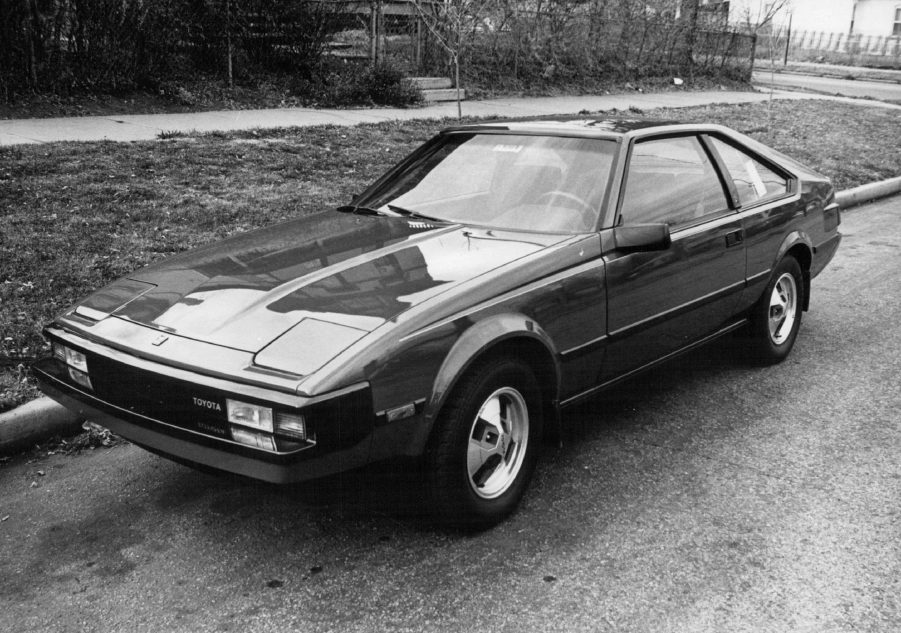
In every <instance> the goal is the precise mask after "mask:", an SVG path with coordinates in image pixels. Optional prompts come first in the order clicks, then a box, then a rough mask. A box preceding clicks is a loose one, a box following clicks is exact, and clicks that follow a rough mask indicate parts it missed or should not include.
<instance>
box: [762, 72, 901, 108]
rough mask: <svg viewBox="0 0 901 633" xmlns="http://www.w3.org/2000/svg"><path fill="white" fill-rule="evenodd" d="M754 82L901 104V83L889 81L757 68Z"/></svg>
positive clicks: (786, 88)
mask: <svg viewBox="0 0 901 633" xmlns="http://www.w3.org/2000/svg"><path fill="white" fill-rule="evenodd" d="M753 80H754V84H755V85H757V86H770V85H772V86H775V87H776V88H777V89H779V90H808V91H812V92H816V93H819V94H824V95H838V96H843V97H852V98H856V99H875V100H879V101H888V102H894V103H897V104H901V84H898V83H895V82H889V81H867V80H864V79H844V78H840V77H820V76H817V75H808V74H801V73H789V72H770V71H768V70H766V69H760V70H756V71H754V77H753Z"/></svg>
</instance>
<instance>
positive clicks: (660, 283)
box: [34, 120, 841, 528]
mask: <svg viewBox="0 0 901 633" xmlns="http://www.w3.org/2000/svg"><path fill="white" fill-rule="evenodd" d="M839 223H840V212H839V207H838V205H837V204H836V202H835V196H834V190H833V187H832V185H831V184H830V182H829V180H828V179H827V178H825V177H823V176H821V175H819V174H817V173H816V172H814V171H812V170H811V169H809V168H807V167H805V166H803V165H802V164H800V163H798V162H797V161H795V160H793V159H791V158H789V157H787V156H785V155H783V154H781V153H779V152H777V151H774V150H772V149H769V148H768V147H766V146H764V145H762V144H760V143H759V142H757V141H755V140H753V139H751V138H749V137H747V136H745V135H743V134H740V133H738V132H735V131H733V130H730V129H728V128H725V127H721V126H717V125H694V124H691V125H689V124H676V123H668V122H650V121H607V120H564V121H532V122H500V123H486V124H480V125H471V126H459V127H455V128H451V129H447V130H444V131H442V132H441V133H439V134H438V135H437V136H435V137H434V138H433V139H431V140H430V141H428V142H426V143H425V144H424V145H423V146H422V147H420V148H419V149H417V150H416V151H414V152H413V153H412V154H411V155H410V156H408V157H407V158H406V159H404V160H403V161H401V162H400V163H399V164H397V165H396V166H395V167H393V168H391V169H390V170H389V171H388V172H387V173H386V174H385V175H384V176H383V177H381V178H380V179H379V180H377V181H376V182H375V183H374V184H373V185H372V186H370V187H369V188H368V189H367V190H366V191H364V192H363V193H362V194H360V195H359V196H357V197H356V198H355V199H353V200H352V201H351V203H350V204H348V205H346V206H343V207H339V208H338V209H334V210H328V211H325V212H322V213H319V214H316V215H312V216H307V217H301V218H298V219H293V220H290V221H287V222H284V223H280V224H277V225H274V226H270V227H266V228H262V229H259V230H255V231H251V232H247V233H243V234H240V235H237V236H234V237H231V238H229V239H226V240H224V241H221V242H219V243H215V244H211V245H209V246H206V247H203V248H200V249H198V250H194V251H189V252H185V253H182V254H179V255H176V256H174V257H172V258H170V259H167V260H164V261H162V262H160V263H156V264H154V265H151V266H150V267H148V268H144V269H142V270H139V271H136V272H134V273H133V274H131V275H128V276H127V277H125V278H123V279H120V280H118V281H116V282H114V283H112V284H111V285H109V286H107V287H105V288H103V289H101V290H99V291H97V292H96V293H95V294H93V295H91V296H89V297H87V298H86V299H85V300H83V301H81V302H80V303H78V304H77V305H75V306H73V307H72V308H71V309H69V310H67V311H66V312H65V313H63V314H62V315H60V316H59V317H58V318H56V319H55V320H54V321H53V322H52V323H50V324H49V325H48V326H47V327H46V328H45V335H46V337H47V338H48V339H49V341H50V343H51V350H52V353H51V354H50V355H48V356H47V357H46V358H43V359H41V360H40V361H38V362H37V363H36V364H35V367H34V372H35V374H36V376H37V378H38V380H39V383H40V385H41V387H42V389H43V390H44V392H45V393H47V394H48V395H50V396H51V397H53V398H55V399H57V400H58V401H59V402H61V403H62V404H64V405H65V406H67V407H70V408H71V409H73V410H75V411H77V412H78V413H79V414H80V415H82V416H83V417H85V418H87V419H89V420H92V421H94V422H97V423H99V424H102V425H104V426H106V427H108V428H109V429H111V430H112V431H114V432H116V433H118V434H120V435H122V436H124V437H125V438H127V439H129V440H131V441H132V442H134V443H135V444H137V445H139V446H142V447H145V448H147V449H148V450H150V451H153V452H156V453H159V454H161V455H164V456H167V457H170V458H172V459H174V460H177V461H180V462H183V463H188V464H193V465H197V466H200V467H205V468H211V469H216V470H220V471H225V472H229V473H235V474H239V475H244V476H247V477H251V478H256V479H260V480H265V481H268V482H276V483H289V482H292V483H293V482H310V483H309V484H301V485H316V484H315V481H314V480H315V479H317V478H321V477H324V476H327V475H332V474H335V473H339V472H342V471H348V470H351V469H358V468H361V467H364V466H366V465H369V464H376V463H404V464H408V465H409V464H415V468H416V469H417V470H416V471H415V472H417V473H420V474H421V481H422V485H423V488H424V494H423V499H424V501H425V503H427V504H428V507H429V509H430V510H431V511H432V512H433V514H434V516H435V517H436V519H437V520H439V521H442V522H445V523H449V524H456V525H466V526H470V527H474V528H485V527H488V526H491V525H494V524H496V523H497V522H499V521H501V520H502V519H504V518H505V517H506V516H507V515H509V514H510V513H511V512H512V511H513V510H514V509H515V508H516V507H517V504H518V502H519V501H520V499H521V497H522V495H523V493H524V491H525V490H526V487H527V485H528V483H529V480H530V477H531V476H532V473H533V471H534V469H535V465H536V461H537V459H538V457H539V453H540V448H541V444H542V440H543V439H544V438H546V437H548V436H549V435H551V436H553V435H556V434H557V433H558V431H559V428H560V425H561V420H563V419H565V416H563V415H562V412H564V411H565V410H566V408H567V407H569V406H571V405H573V404H575V403H578V402H580V401H582V400H584V399H586V398H589V397H591V396H593V395H594V394H597V393H598V392H600V391H601V390H604V389H610V388H611V387H613V386H614V385H616V384H617V383H619V382H620V381H622V380H624V379H628V378H630V377H633V376H635V375H636V374H639V373H640V372H643V371H645V370H647V369H649V368H651V367H654V366H656V365H658V364H660V363H663V362H666V361H669V360H671V359H673V358H675V357H677V356H679V355H680V354H683V353H685V352H686V351H688V350H692V349H694V348H696V347H698V346H700V345H703V344H706V343H708V342H710V341H712V340H714V339H716V338H718V337H721V336H724V335H726V334H729V333H733V332H734V333H737V334H738V335H739V336H741V337H743V339H742V340H743V343H742V345H743V347H744V348H746V349H747V351H748V357H749V359H751V360H753V361H754V362H762V363H775V362H778V361H781V360H782V359H784V358H785V357H786V356H787V355H788V354H789V352H790V351H791V349H792V346H793V345H794V343H795V340H796V337H797V335H798V331H799V327H800V325H801V317H802V313H803V312H804V311H805V310H807V309H808V307H809V305H810V293H811V281H812V280H813V279H814V278H815V277H816V276H817V275H818V274H819V273H820V271H822V270H823V268H824V267H825V266H826V265H827V263H828V262H829V261H830V259H831V258H832V257H833V255H834V253H835V252H836V249H837V247H838V245H839V241H840V239H841V235H840V234H839V232H838V225H839Z"/></svg>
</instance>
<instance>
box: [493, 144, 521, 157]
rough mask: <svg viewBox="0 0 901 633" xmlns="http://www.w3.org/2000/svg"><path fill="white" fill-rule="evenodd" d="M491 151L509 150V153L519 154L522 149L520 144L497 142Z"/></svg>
mask: <svg viewBox="0 0 901 633" xmlns="http://www.w3.org/2000/svg"><path fill="white" fill-rule="evenodd" d="M492 151H495V152H510V153H511V154H519V152H521V151H522V145H503V144H501V143H498V144H497V145H495V146H494V148H493V149H492Z"/></svg>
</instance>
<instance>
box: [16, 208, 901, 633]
mask: <svg viewBox="0 0 901 633" xmlns="http://www.w3.org/2000/svg"><path fill="white" fill-rule="evenodd" d="M841 228H842V231H843V232H844V233H845V235H846V237H845V241H844V243H843V245H842V247H841V249H840V251H839V253H838V255H837V256H836V259H835V260H834V261H833V263H832V264H831V266H830V267H829V268H828V269H827V270H826V271H825V272H824V273H823V275H821V276H820V277H819V278H817V279H816V280H815V281H814V292H813V298H812V305H811V311H810V312H809V313H807V314H805V316H804V322H803V324H802V329H801V335H800V337H799V339H798V344H797V346H796V348H795V350H794V353H793V355H792V356H791V357H790V358H789V359H788V360H787V361H786V362H785V363H783V364H781V365H779V366H776V367H768V368H756V367H750V366H748V365H746V364H745V363H743V362H742V361H740V360H739V359H738V357H739V354H738V351H739V350H738V345H737V343H736V342H734V341H725V342H721V343H718V344H715V345H714V346H712V347H709V348H707V349H705V350H702V351H700V352H696V353H694V354H692V355H691V356H688V357H685V358H682V359H680V360H677V361H676V362H673V363H671V364H669V365H668V366H666V367H665V368H663V369H661V370H658V371H655V372H654V373H652V374H649V375H645V376H644V377H642V378H640V379H638V380H635V381H633V382H632V383H630V384H628V385H625V386H622V387H620V388H618V389H617V391H616V392H613V393H610V394H608V395H607V396H605V397H603V398H600V399H597V400H594V401H593V402H591V403H589V404H587V405H585V406H583V407H582V408H581V409H579V410H578V411H570V412H568V413H567V414H566V415H565V419H564V422H565V423H566V426H567V431H566V434H565V438H564V444H563V446H562V448H555V447H549V448H548V450H547V451H546V455H545V459H544V461H543V462H542V464H541V466H540V467H539V470H538V473H537V477H536V481H535V482H534V485H533V487H532V489H531V490H530V492H529V493H528V494H527V496H526V499H525V500H524V503H523V505H522V508H521V509H520V510H519V512H518V513H517V514H516V515H514V516H513V517H512V518H511V519H510V520H508V521H507V522H505V523H503V524H502V525H500V526H498V527H497V528H495V529H494V530H492V531H489V532H486V533H484V534H479V535H463V534H459V533H454V532H445V531H440V530H437V529H434V528H432V527H430V526H429V525H428V524H426V523H425V522H424V521H423V520H422V517H420V516H419V515H418V514H417V503H416V494H415V490H416V488H415V477H414V475H413V474H411V473H378V472H372V473H366V474H363V475H357V476H352V477H346V478H345V479H344V480H334V481H330V482H320V483H317V484H313V485H309V486H307V487H304V488H301V489H296V490H281V489H275V488H271V487H267V486H262V485H256V484H253V483H247V482H244V481H237V480H232V479H222V478H217V477H214V476H211V475H207V474H202V473H197V472H195V471H192V470H190V469H188V468H185V467H182V466H180V465H177V464H174V463H171V462H169V461H166V460H164V459H161V458H158V457H156V456H154V455H151V454H149V453H147V452H144V451H142V450H141V449H139V448H137V447H135V446H130V445H121V446H117V447H114V448H112V449H97V450H95V451H93V452H86V453H83V454H81V455H78V456H65V455H50V456H40V457H36V458H32V459H28V458H26V457H24V456H23V457H19V458H15V459H13V460H11V461H9V462H6V463H3V464H0V630H4V631H16V632H25V631H35V632H38V631H40V632H41V633H47V632H62V631H73V632H74V631H97V632H111V633H112V632H116V633H121V632H129V631H191V632H200V631H292V630H296V631H341V632H353V631H366V632H373V633H382V632H385V631H447V632H482V631H510V632H511V633H512V632H516V633H519V632H522V631H567V632H570V631H592V632H597V631H616V632H617V633H621V632H630V631H636V632H638V631H641V632H653V633H660V632H667V631H674V632H675V631H678V632H685V631H687V632H691V631H711V632H717V633H719V632H722V631H729V632H730V633H735V632H740V631H816V632H818V633H823V632H830V631H850V630H854V631H873V632H876V631H880V632H882V631H890V630H897V629H898V628H899V626H901V602H899V600H901V598H899V596H901V513H899V512H901V510H899V508H901V504H899V501H901V465H899V460H898V456H899V454H901V433H899V431H901V418H899V416H898V411H899V409H901V383H899V381H898V375H899V374H901V359H899V355H898V352H897V350H898V349H901V329H899V328H898V326H897V324H898V322H899V321H901V302H899V300H898V292H899V289H901V288H899V281H898V280H899V279H901V252H899V247H898V244H901V197H896V198H894V199H891V200H888V201H884V202H881V203H879V204H874V205H870V206H869V207H866V208H861V209H856V210H853V211H850V212H847V213H846V214H845V215H844V221H843V224H842V227H841Z"/></svg>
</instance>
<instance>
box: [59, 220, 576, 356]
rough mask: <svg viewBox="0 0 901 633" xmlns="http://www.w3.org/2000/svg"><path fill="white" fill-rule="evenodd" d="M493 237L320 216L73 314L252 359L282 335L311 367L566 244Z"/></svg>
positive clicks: (217, 247) (91, 301) (455, 228)
mask: <svg viewBox="0 0 901 633" xmlns="http://www.w3.org/2000/svg"><path fill="white" fill-rule="evenodd" d="M498 233H499V232H497V231H491V230H487V229H477V228H471V227H463V226H460V225H448V224H442V223H436V222H430V221H426V220H419V219H409V218H394V217H382V216H360V215H350V214H343V213H335V212H333V213H323V214H318V215H314V216H310V217H306V218H301V219H299V220H294V221H290V222H286V223H282V224H278V225H275V226H272V227H268V228H265V229H260V230H257V231H253V232H249V233H245V234H242V235H238V236H235V237H233V238H230V239H227V240H224V241H222V242H218V243H216V244H213V245H211V246H208V247H205V248H201V249H198V250H195V251H189V252H187V253H183V254H181V255H177V256H175V257H172V258H170V259H167V260H165V261H163V262H161V263H158V264H155V265H153V266H150V267H148V268H145V269H143V270H140V271H138V272H136V273H134V274H132V275H129V277H128V278H126V279H122V280H119V281H118V282H116V283H114V284H112V285H110V286H108V287H106V288H104V289H103V290H101V291H99V292H97V293H96V294H94V295H92V296H91V297H89V298H88V299H87V300H85V301H84V302H83V303H82V304H80V306H78V308H77V309H76V312H77V313H80V314H81V315H82V316H89V317H93V318H95V319H97V318H106V317H107V316H112V317H116V318H120V319H126V320H129V321H132V322H136V323H139V324H142V325H145V326H149V327H152V328H156V329H159V330H161V331H164V332H167V333H172V334H176V335H179V336H183V337H186V338H190V339H194V340H198V341H203V342H207V343H212V344H216V345H222V346H226V347H229V348H232V349H236V350H242V351H247V352H252V353H257V352H259V351H260V350H263V349H264V348H265V347H266V346H267V345H269V344H270V343H271V342H273V341H274V340H275V339H278V338H279V337H281V336H283V335H285V336H287V337H289V338H291V345H290V346H282V347H290V348H293V349H297V347H296V346H297V345H304V346H305V347H306V348H307V349H309V348H310V346H314V347H315V348H316V349H317V350H318V351H317V356H319V362H317V363H316V364H321V362H325V361H326V360H328V359H329V358H331V357H333V356H334V355H336V354H337V353H338V352H340V351H341V350H342V349H344V348H346V347H347V346H348V345H350V344H351V343H353V342H354V341H355V340H357V339H359V338H361V337H362V336H364V335H365V334H366V333H368V332H371V331H372V330H374V329H375V328H377V327H379V326H380V325H382V324H383V323H385V322H386V321H389V320H392V319H394V318H396V317H397V316H398V315H399V314H400V313H402V312H404V311H405V310H407V309H409V308H411V307H413V306H415V305H417V304H419V303H421V302H423V301H425V300H427V299H429V298H431V297H434V296H436V295H438V294H441V293H443V292H446V291H447V290H449V289H451V288H452V287H454V286H455V285H457V284H460V283H462V282H464V281H467V280H470V279H472V278H474V277H477V276H479V275H481V274H484V273H486V272H488V271H490V270H492V269H495V268H497V267H499V266H502V265H505V264H508V263H510V262H512V261H514V260H517V259H519V258H522V257H525V256H527V255H529V254H531V253H534V252H536V251H538V250H541V249H543V248H545V247H547V246H550V245H551V244H554V243H557V242H560V241H563V240H565V239H567V237H568V236H565V235H534V234H529V235H524V234H509V233H503V234H501V235H499V234H498ZM98 315H99V316H98ZM292 330H293V331H292ZM289 331H291V332H289ZM281 353H284V351H282V352H281ZM276 361H277V362H275V363H272V366H281V365H283V364H284V362H282V361H280V360H279V359H276ZM262 364H268V363H266V362H264V363H262ZM308 369H314V368H313V367H309V368H308Z"/></svg>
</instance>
